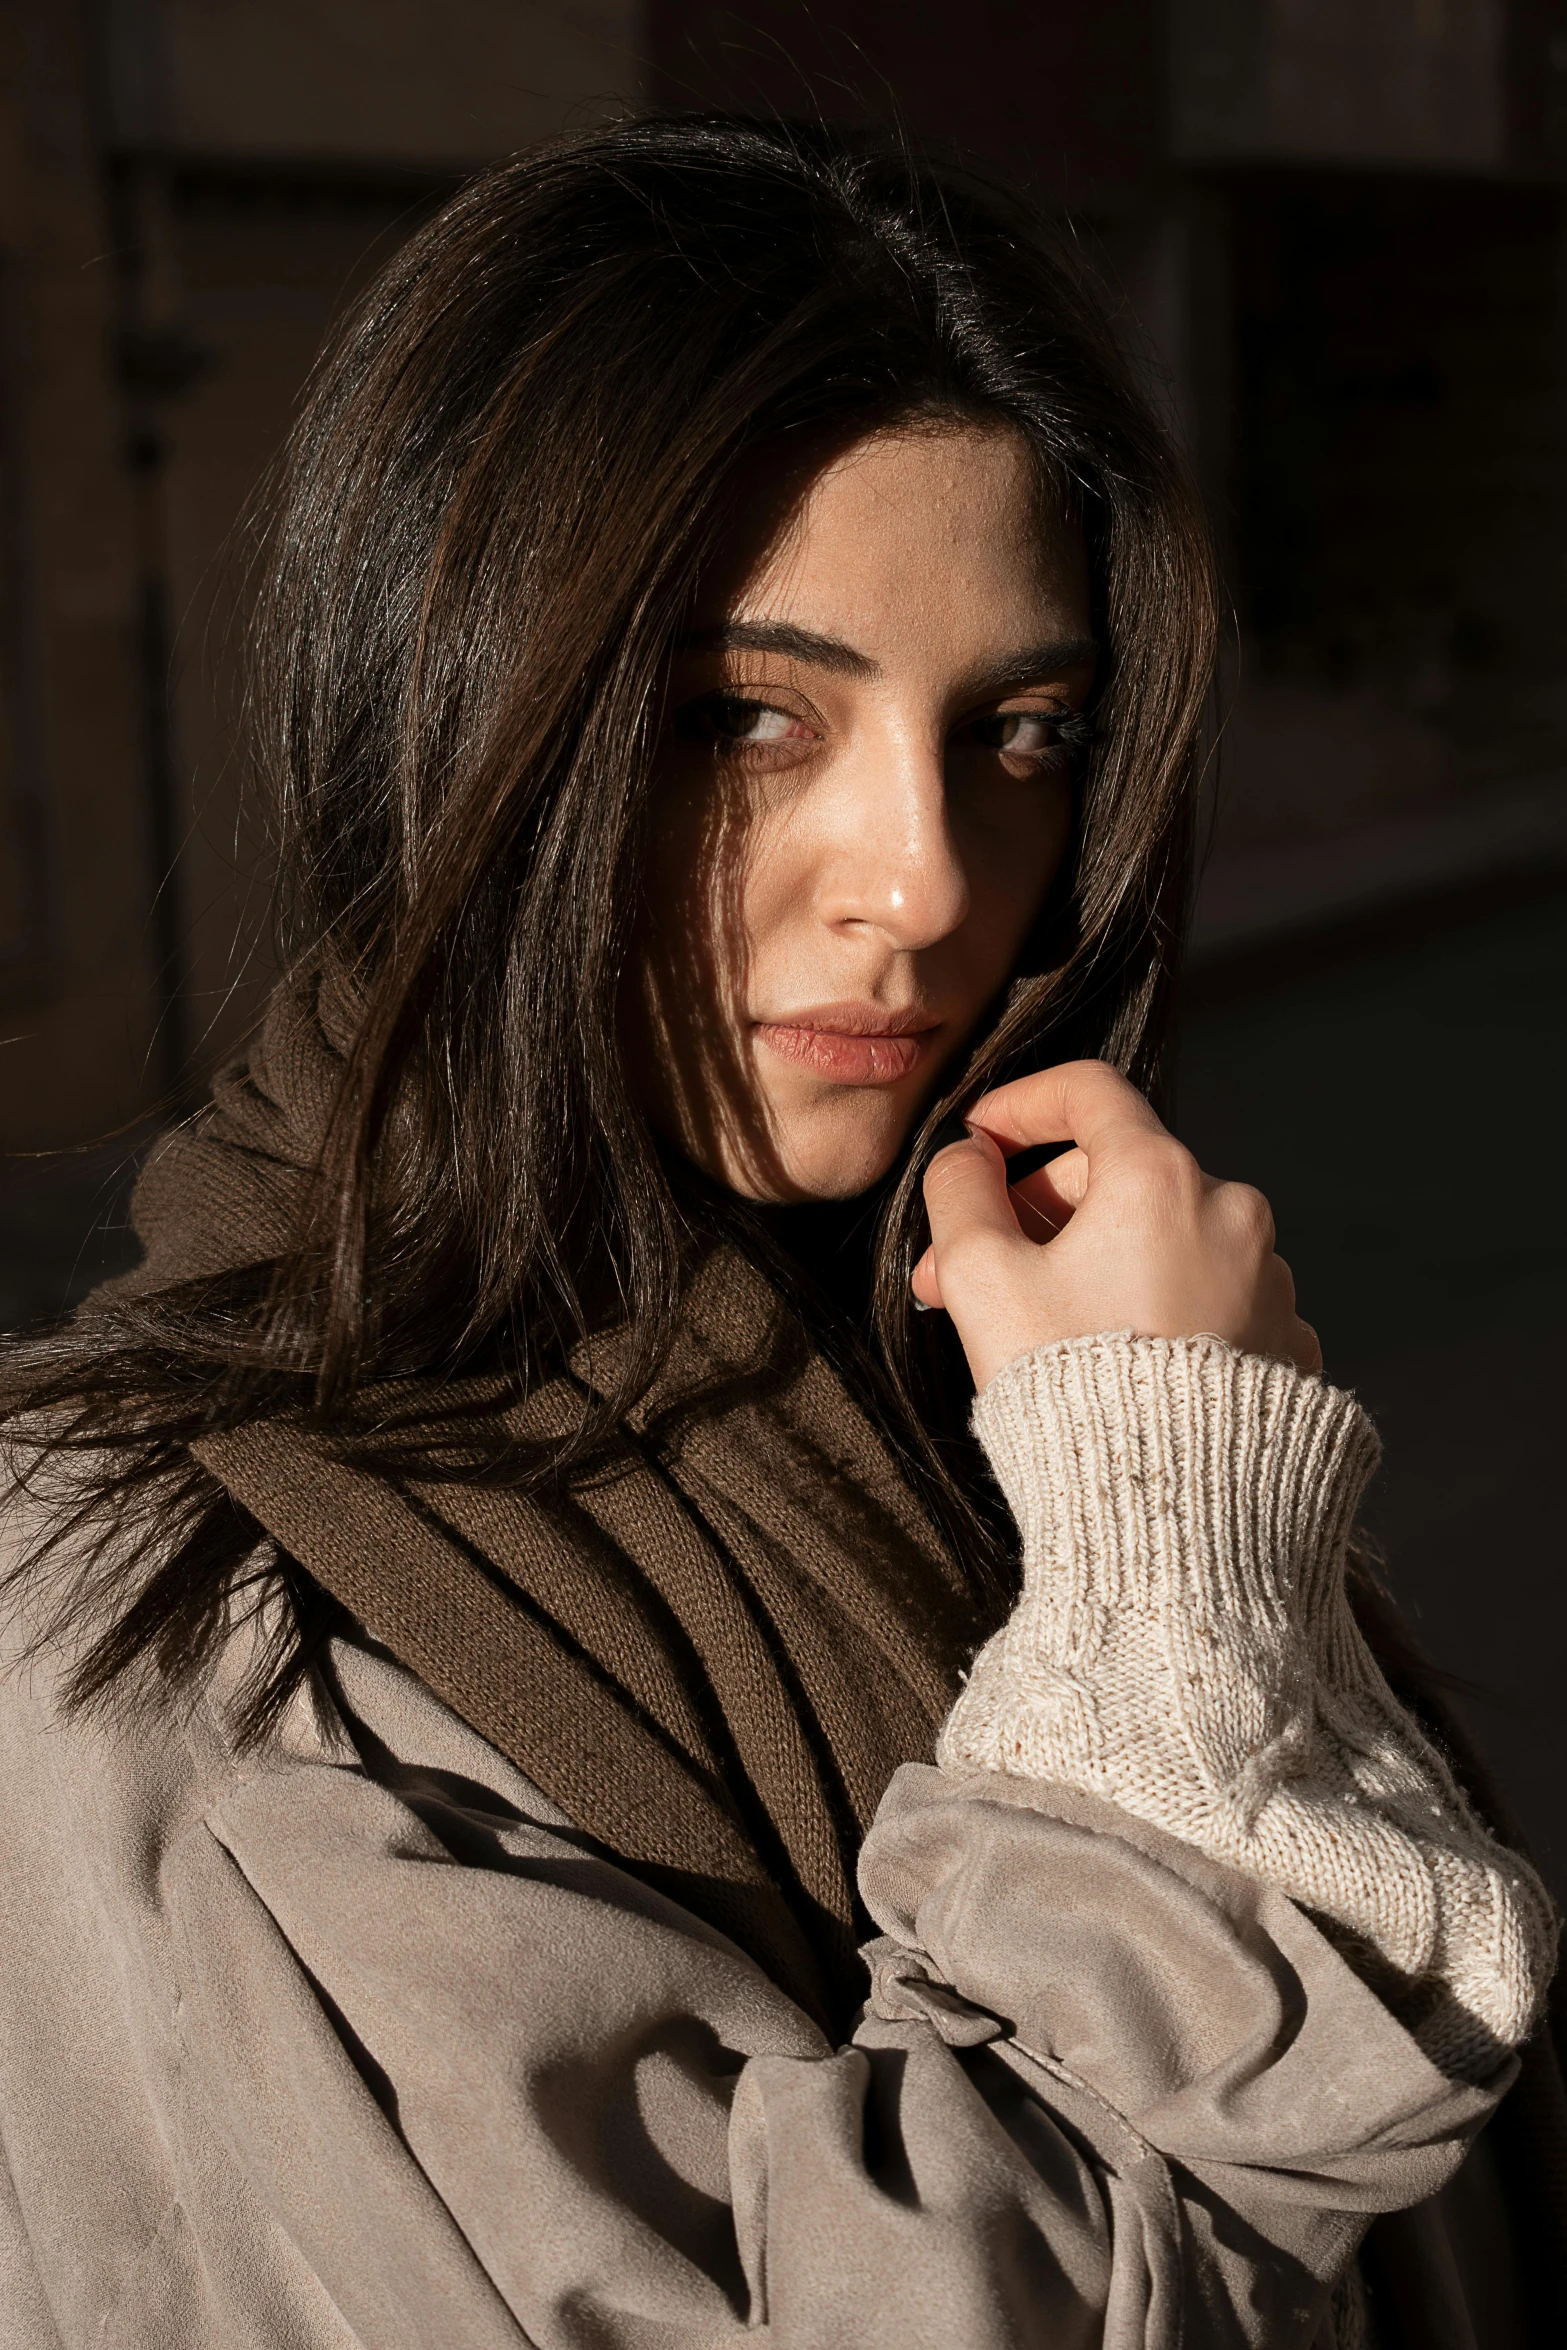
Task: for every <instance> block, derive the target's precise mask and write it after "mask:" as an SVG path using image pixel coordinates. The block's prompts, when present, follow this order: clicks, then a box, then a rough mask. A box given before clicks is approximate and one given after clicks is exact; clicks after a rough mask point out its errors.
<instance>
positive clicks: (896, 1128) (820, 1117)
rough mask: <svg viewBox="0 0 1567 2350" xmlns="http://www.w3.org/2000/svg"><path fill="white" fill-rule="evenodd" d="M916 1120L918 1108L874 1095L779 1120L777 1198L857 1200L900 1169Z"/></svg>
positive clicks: (775, 1127)
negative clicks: (909, 1133)
mask: <svg viewBox="0 0 1567 2350" xmlns="http://www.w3.org/2000/svg"><path fill="white" fill-rule="evenodd" d="M913 1119H914V1105H912V1104H900V1103H897V1102H895V1101H891V1100H888V1099H886V1098H885V1097H878V1096H874V1095H873V1096H871V1097H869V1099H867V1098H866V1097H865V1096H863V1095H861V1096H859V1097H858V1098H857V1099H856V1100H855V1101H853V1102H849V1101H846V1100H843V1099H842V1098H841V1097H840V1098H839V1099H838V1100H837V1101H835V1102H833V1103H831V1104H829V1105H825V1106H824V1107H823V1108H822V1109H820V1110H818V1111H816V1112H814V1113H810V1112H805V1113H796V1114H795V1115H794V1116H793V1117H790V1118H780V1119H778V1120H777V1121H776V1123H775V1126H774V1135H775V1147H776V1149H777V1154H778V1173H779V1177H780V1180H779V1183H778V1187H777V1195H776V1196H777V1198H778V1199H779V1200H780V1201H786V1200H800V1201H803V1200H813V1199H819V1200H834V1199H855V1198H857V1197H858V1195H859V1194H860V1193H861V1192H862V1191H869V1189H870V1188H871V1185H872V1184H873V1183H879V1182H880V1181H881V1179H882V1177H883V1176H884V1175H885V1174H887V1173H888V1171H889V1170H890V1169H891V1168H892V1167H894V1166H895V1165H896V1164H897V1160H898V1155H899V1153H900V1152H901V1150H902V1148H903V1145H904V1143H905V1141H906V1140H907V1138H908V1132H909V1128H910V1126H911V1125H912V1123H913Z"/></svg>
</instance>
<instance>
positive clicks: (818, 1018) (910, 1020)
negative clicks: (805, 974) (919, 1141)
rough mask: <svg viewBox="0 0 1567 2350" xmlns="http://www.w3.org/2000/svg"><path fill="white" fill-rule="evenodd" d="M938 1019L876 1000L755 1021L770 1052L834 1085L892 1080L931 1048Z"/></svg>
mask: <svg viewBox="0 0 1567 2350" xmlns="http://www.w3.org/2000/svg"><path fill="white" fill-rule="evenodd" d="M940 1027H941V1022H940V1020H938V1019H935V1018H933V1017H932V1015H931V1014H930V1013H929V1012H928V1011H923V1010H919V1009H914V1008H911V1009H909V1010H907V1011H903V1012H889V1011H886V1010H884V1009H883V1007H882V1006H881V1005H880V1004H853V1003H850V1004H816V1005H813V1006H812V1008H811V1009H810V1010H809V1011H803V1012H792V1013H790V1014H788V1015H787V1016H786V1017H785V1018H784V1019H782V1020H758V1021H757V1022H756V1023H755V1032H756V1035H757V1036H758V1037H759V1038H760V1040H761V1042H762V1043H763V1044H764V1045H766V1047H767V1049H768V1051H769V1052H773V1053H776V1054H777V1055H778V1057H779V1059H780V1060H784V1061H791V1062H793V1064H794V1066H795V1067H796V1068H798V1069H806V1070H808V1071H809V1072H810V1074H811V1075H812V1076H813V1077H820V1078H825V1079H826V1080H827V1082H828V1083H829V1084H833V1085H896V1084H898V1083H899V1081H900V1080H901V1079H903V1078H905V1077H911V1076H912V1075H913V1074H914V1071H915V1070H916V1069H917V1068H919V1066H920V1064H921V1062H923V1061H925V1060H927V1059H928V1058H929V1056H930V1054H931V1052H932V1050H933V1049H934V1046H935V1042H936V1036H937V1032H938V1030H939V1029H940Z"/></svg>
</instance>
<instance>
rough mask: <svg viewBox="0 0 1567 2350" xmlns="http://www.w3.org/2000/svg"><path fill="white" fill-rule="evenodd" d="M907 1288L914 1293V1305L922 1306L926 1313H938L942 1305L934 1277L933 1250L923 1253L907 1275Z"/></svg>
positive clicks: (938, 1282)
mask: <svg viewBox="0 0 1567 2350" xmlns="http://www.w3.org/2000/svg"><path fill="white" fill-rule="evenodd" d="M909 1287H910V1288H911V1289H912V1290H913V1292H914V1299H915V1303H916V1304H917V1305H922V1306H923V1307H924V1308H925V1310H926V1312H927V1313H937V1312H939V1311H940V1309H941V1305H942V1296H941V1283H940V1281H939V1280H938V1278H937V1275H936V1252H935V1250H934V1249H933V1248H928V1249H927V1250H926V1251H925V1254H924V1255H923V1256H922V1257H921V1258H920V1261H919V1263H918V1264H917V1265H916V1266H915V1268H914V1270H913V1272H912V1273H911V1274H910V1275H909Z"/></svg>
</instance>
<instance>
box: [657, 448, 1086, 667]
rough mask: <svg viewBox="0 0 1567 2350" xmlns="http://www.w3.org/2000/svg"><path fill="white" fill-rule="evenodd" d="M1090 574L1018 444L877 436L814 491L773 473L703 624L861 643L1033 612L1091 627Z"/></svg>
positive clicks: (725, 550) (733, 532)
mask: <svg viewBox="0 0 1567 2350" xmlns="http://www.w3.org/2000/svg"><path fill="white" fill-rule="evenodd" d="M1086 605H1087V567H1086V561H1085V558H1084V552H1083V545H1082V540H1081V536H1080V534H1079V532H1078V531H1077V530H1076V528H1075V527H1074V526H1073V525H1072V524H1071V523H1069V522H1068V521H1067V520H1066V519H1065V517H1064V516H1063V515H1062V514H1061V512H1060V509H1059V505H1058V503H1057V502H1056V501H1055V500H1054V499H1053V498H1052V497H1051V495H1050V494H1049V491H1048V489H1047V487H1046V484H1045V483H1044V481H1043V479H1042V478H1041V472H1040V468H1039V467H1038V465H1037V464H1036V462H1035V460H1034V457H1033V454H1032V452H1031V451H1030V449H1029V447H1028V445H1027V443H1026V442H1025V441H1024V440H1023V437H1022V435H1021V434H1020V433H1017V432H1015V431H1013V430H1011V429H1009V428H1007V427H1005V426H1000V425H997V426H981V425H943V426H940V427H920V428H912V429H911V428H902V429H898V430H893V431H886V432H878V433H874V434H870V435H868V436H866V437H865V438H864V439H862V440H859V441H857V442H855V443H854V444H852V446H850V447H849V448H847V449H844V450H842V451H840V452H838V453H836V454H835V455H833V456H832V457H831V458H830V459H829V460H828V461H827V462H826V463H824V464H822V465H820V466H819V467H817V468H816V469H815V470H814V471H813V472H811V473H810V474H809V475H808V476H806V478H804V479H803V480H802V479H801V478H800V477H799V475H798V474H797V475H796V476H795V477H794V478H793V479H792V480H790V479H788V478H786V477H780V475H779V473H777V472H776V471H775V472H774V473H773V475H772V477H771V478H769V476H768V474H767V473H766V472H765V471H764V472H763V473H762V474H761V475H760V476H759V477H758V478H757V480H756V482H755V483H754V485H753V488H752V492H751V495H750V497H749V498H748V499H745V500H743V501H742V503H741V507H740V509H739V510H738V512H737V513H736V515H735V518H734V521H733V523H732V525H731V528H730V531H729V532H728V534H727V536H726V540H725V543H724V544H723V545H722V546H721V548H720V550H719V555H718V560H717V561H716V562H715V563H714V565H713V566H712V567H711V569H710V571H709V574H708V578H707V582H706V587H705V592H704V594H703V595H702V597H701V599H700V613H699V617H700V618H701V619H710V620H717V619H721V618H726V617H727V618H735V619H757V618H779V619H782V618H788V619H793V620H796V621H801V622H809V624H810V625H812V626H814V627H818V628H828V629H834V630H837V631H840V632H846V633H851V634H854V633H858V634H860V635H863V634H864V632H865V630H866V629H867V628H868V627H869V628H875V627H876V626H877V624H878V622H880V623H882V624H885V623H887V622H888V621H889V620H893V619H901V620H903V621H904V622H908V621H910V620H913V619H916V618H917V617H920V616H923V618H924V620H925V622H926V624H927V626H928V625H929V623H930V622H931V621H933V620H935V619H937V618H939V617H940V616H941V615H943V614H944V615H945V616H946V618H947V620H948V622H949V623H954V622H960V621H961V620H962V619H963V618H964V617H966V618H967V620H968V621H969V623H970V624H971V625H972V626H973V627H975V628H977V629H979V630H980V631H981V632H983V631H985V630H987V629H990V628H993V627H996V626H1009V627H1010V626H1011V625H1012V624H1013V623H1015V621H1016V619H1017V618H1018V617H1019V616H1020V611H1027V612H1028V613H1030V614H1033V615H1035V616H1037V617H1038V618H1040V619H1046V618H1048V619H1050V620H1052V621H1060V620H1062V619H1065V618H1070V619H1072V620H1073V621H1074V622H1077V621H1080V620H1081V619H1082V617H1083V614H1084V612H1085V611H1086Z"/></svg>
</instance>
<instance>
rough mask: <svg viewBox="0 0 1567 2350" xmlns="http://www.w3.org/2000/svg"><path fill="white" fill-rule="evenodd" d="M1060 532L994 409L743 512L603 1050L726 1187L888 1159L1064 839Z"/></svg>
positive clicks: (694, 674)
mask: <svg viewBox="0 0 1567 2350" xmlns="http://www.w3.org/2000/svg"><path fill="white" fill-rule="evenodd" d="M1093 672H1094V647H1093V645H1092V643H1091V642H1090V637H1089V612H1088V578H1087V568H1086V564H1085V560H1084V555H1083V548H1082V543H1081V540H1080V538H1079V537H1078V535H1077V533H1076V532H1075V531H1074V530H1072V529H1070V528H1069V527H1067V526H1066V525H1065V524H1064V523H1057V524H1056V525H1054V526H1053V527H1050V526H1048V525H1044V524H1042V523H1041V519H1040V499H1039V494H1038V488H1037V477H1036V475H1035V473H1034V471H1033V469H1032V467H1031V465H1030V462H1029V458H1028V454H1027V452H1026V450H1025V448H1024V446H1023V444H1022V442H1021V441H1020V440H1019V439H1018V438H1017V437H1015V436H1014V435H1013V434H1011V433H1010V432H1008V431H1005V430H1003V429H995V430H983V429H980V428H977V427H950V428H947V429H944V430H923V431H902V432H888V433H880V434H876V435H874V436H872V437H871V438H868V439H866V440H864V441H861V442H860V443H858V444H857V445H856V446H855V447H853V448H851V449H850V450H849V451H848V452H847V453H846V454H844V455H842V456H840V457H838V458H836V459H835V460H833V461H832V462H831V463H830V464H828V465H827V466H826V467H825V468H824V469H823V470H822V471H820V472H819V473H818V474H817V475H816V477H815V478H814V479H813V480H812V481H811V482H810V484H809V486H808V487H807V488H806V489H805V490H804V492H803V494H800V493H799V492H798V491H796V492H795V494H794V495H793V496H785V495H783V494H782V493H776V494H775V495H774V496H773V497H772V498H771V499H767V498H765V497H764V498H763V499H762V500H761V501H760V511H758V510H757V508H756V507H753V508H752V509H751V510H750V512H749V513H748V515H747V517H746V518H745V520H744V521H743V522H742V523H741V524H740V525H738V526H737V527H736V528H735V529H734V530H733V531H732V532H731V534H730V538H729V540H728V542H727V543H726V544H725V546H724V547H723V548H722V549H721V551H720V555H719V559H718V560H717V561H716V562H715V563H714V564H713V565H712V566H711V567H710V569H709V573H708V580H707V587H706V592H705V593H704V594H703V596H702V597H701V598H700V600H699V605H698V609H697V611H696V614H695V617H694V621H693V625H692V627H691V628H690V630H689V631H688V633H687V635H686V637H685V639H684V640H683V642H682V644H681V646H680V648H679V651H678V653H677V656H676V661H675V666H674V670H673V674H672V678H671V687H670V694H669V700H668V704H667V709H666V714H665V719H664V732H663V742H662V748H661V754H660V760H661V773H660V778H659V783H658V789H657V797H656V799H655V803H654V809H653V837H652V842H651V849H650V855H649V861H648V869H647V898H646V913H645V918H644V923H643V931H642V938H641V952H640V956H639V961H638V978H639V985H638V988H637V991H636V996H635V1001H634V1003H633V1005H632V1006H631V1015H632V1017H631V1030H632V1034H631V1038H630V1043H631V1048H632V1053H633V1063H634V1066H635V1068H636V1070H637V1074H638V1078H639V1081H640V1083H641V1086H642V1091H643V1098H644V1101H645V1103H646V1106H647V1107H648V1109H649V1111H650V1113H651V1115H652V1117H653V1119H654V1122H655V1124H656V1125H657V1127H658V1128H659V1130H660V1132H662V1133H663V1134H664V1135H665V1137H666V1138H667V1139H669V1140H670V1141H673V1142H675V1143H676V1144H678V1145H679V1147H680V1148H681V1149H682V1150H683V1151H684V1152H685V1153H686V1155H687V1156H688V1157H689V1158H691V1159H692V1160H694V1161H695V1162H696V1164H697V1165H698V1166H699V1167H701V1168H702V1169H703V1170H704V1171H705V1172H706V1173H707V1174H709V1175H711V1176H713V1177H715V1178H716V1179H717V1180H718V1181H720V1182H722V1183H724V1184H727V1185H728V1186H729V1187H730V1188H731V1189H732V1190H734V1191H736V1192H739V1193H741V1194H742V1195H743V1196H745V1197H747V1198H750V1199H756V1200H769V1201H783V1200H807V1199H843V1198H849V1197H852V1195H853V1194H855V1193H856V1192H860V1191H863V1190H864V1189H865V1188H866V1187H867V1186H868V1185H869V1184H872V1183H874V1182H875V1181H876V1180H877V1178H878V1177H879V1176H881V1175H884V1174H885V1173H886V1172H887V1170H888V1168H889V1167H890V1166H891V1165H892V1163H893V1161H894V1160H895V1159H896V1157H897V1154H898V1151H899V1149H900V1147H901V1145H902V1143H903V1141H904V1138H905V1136H906V1135H907V1133H908V1131H909V1128H910V1126H911V1124H912V1123H913V1121H914V1118H915V1116H916V1114H917V1113H918V1112H919V1110H920V1109H921V1108H922V1106H923V1105H924V1103H925V1102H926V1100H927V1099H928V1097H929V1096H930V1094H931V1093H932V1091H933V1090H934V1088H935V1085H936V1082H937V1079H938V1077H939V1075H940V1073H941V1071H942V1069H943V1068H944V1066H945V1065H946V1064H947V1063H948V1062H949V1061H950V1059H951V1058H952V1056H953V1054H954V1053H955V1052H957V1050H958V1048H959V1047H960V1046H961V1044H962V1043H963V1041H964V1039H965V1037H966V1036H967V1035H968V1034H969V1032H970V1030H971V1029H972V1027H973V1025H974V1023H975V1021H976V1020H977V1018H978V1017H979V1015H980V1013H981V1011H982V1010H983V1009H984V1007H985V1005H986V1004H987V1003H988V1001H989V1000H990V998H991V997H992V996H993V995H994V993H995V991H996V989H997V988H998V987H999V986H1000V984H1001V982H1002V981H1003V980H1004V979H1005V977H1006V975H1007V972H1008V971H1009V970H1010V969H1011V967H1012V964H1013V962H1014V960H1015V958H1016V956H1017V953H1018V950H1019V948H1020V947H1021V944H1022V941H1023V939H1024V936H1025V935H1026V933H1027V931H1028V928H1029V925H1030V923H1031V922H1032V920H1033V918H1034V916H1035V914H1036V913H1037V912H1038V910H1039V907H1040V905H1041V903H1042V901H1043V899H1044V896H1045V893H1046V891H1047V890H1048V888H1049V886H1050V883H1051V881H1052V879H1053V878H1054V876H1055V873H1056V871H1057V869H1058V867H1059V866H1060V863H1061V860H1062V858H1063V856H1064V855H1065V853H1066V847H1067V840H1068V835H1069V832H1070V829H1071V820H1072V806H1071V789H1070V782H1069V777H1068V774H1067V761H1066V758H1065V756H1064V754H1063V753H1062V751H1061V750H1060V749H1059V748H1058V747H1056V731H1057V727H1058V725H1059V722H1060V720H1061V719H1062V718H1063V717H1064V716H1066V715H1067V714H1069V713H1070V712H1072V711H1074V710H1075V709H1077V708H1078V707H1079V706H1080V704H1081V703H1082V701H1083V699H1084V697H1085V695H1086V694H1087V692H1088V690H1089V687H1090V685H1091V683H1092V680H1093Z"/></svg>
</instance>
